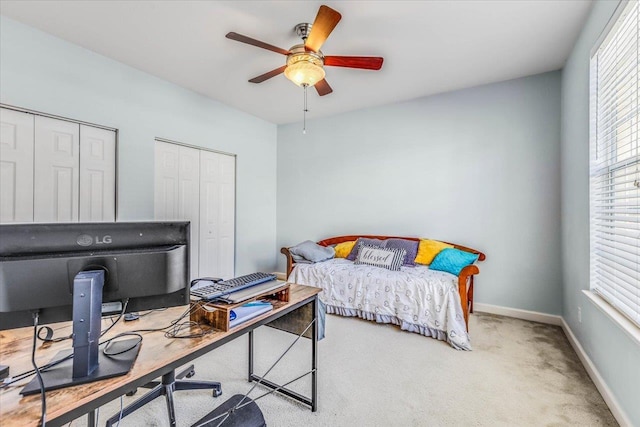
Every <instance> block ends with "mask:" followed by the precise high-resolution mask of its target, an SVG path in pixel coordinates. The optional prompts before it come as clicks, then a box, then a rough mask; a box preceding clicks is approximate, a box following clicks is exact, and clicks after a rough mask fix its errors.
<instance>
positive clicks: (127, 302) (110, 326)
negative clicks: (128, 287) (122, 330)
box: [100, 298, 129, 338]
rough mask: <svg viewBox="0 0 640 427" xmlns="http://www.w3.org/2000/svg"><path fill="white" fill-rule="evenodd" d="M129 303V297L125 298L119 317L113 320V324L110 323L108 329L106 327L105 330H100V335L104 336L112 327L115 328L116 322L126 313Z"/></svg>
mask: <svg viewBox="0 0 640 427" xmlns="http://www.w3.org/2000/svg"><path fill="white" fill-rule="evenodd" d="M128 304H129V298H127V299H126V300H124V304H122V310H120V314H119V315H118V318H117V319H116V320H114V321H113V323H112V324H111V325H109V326H108V327H107V329H105V330H104V331H102V332H100V337H101V338H102V336H103V335H104V334H106V333H107V332H109V331H110V330H111V328H113V327H114V326H115V325H116V323H118V321H119V320H120V319H122V316H123V315H124V311H125V310H126V309H127V305H128Z"/></svg>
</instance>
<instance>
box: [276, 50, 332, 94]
mask: <svg viewBox="0 0 640 427" xmlns="http://www.w3.org/2000/svg"><path fill="white" fill-rule="evenodd" d="M323 65H324V62H323V61H322V58H321V57H320V56H318V55H317V54H314V53H310V52H305V53H294V54H291V55H289V57H288V58H287V68H285V70H284V75H285V77H286V78H288V79H289V80H291V81H292V82H294V83H295V84H297V85H298V86H313V85H315V84H316V83H318V82H319V81H320V80H322V79H324V76H325V72H324V68H322V66H323Z"/></svg>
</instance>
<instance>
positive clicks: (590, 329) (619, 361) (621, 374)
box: [561, 1, 640, 426]
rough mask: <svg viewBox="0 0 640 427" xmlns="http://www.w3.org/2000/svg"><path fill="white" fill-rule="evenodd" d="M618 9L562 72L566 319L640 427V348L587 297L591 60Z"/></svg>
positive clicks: (603, 6) (604, 15) (597, 24)
mask: <svg viewBox="0 0 640 427" xmlns="http://www.w3.org/2000/svg"><path fill="white" fill-rule="evenodd" d="M617 5H618V2H617V1H598V2H596V3H595V4H594V6H593V10H592V12H591V15H590V16H589V19H588V21H587V23H586V25H585V27H584V28H583V30H582V33H581V35H580V37H579V39H578V41H577V42H576V45H575V47H574V49H573V51H572V53H571V56H570V57H569V60H568V61H567V64H566V66H565V68H564V70H563V72H562V144H561V150H562V151H561V153H562V154H561V156H562V258H563V283H564V310H563V314H564V318H565V320H566V321H567V323H568V324H569V327H570V328H571V330H572V331H573V332H574V334H575V335H576V337H577V339H578V340H579V341H580V343H581V345H582V346H583V348H584V349H585V351H586V352H587V354H588V356H589V358H590V359H591V360H592V361H593V363H594V364H595V366H596V368H597V369H598V371H599V372H600V374H601V375H602V377H603V378H604V380H605V382H606V383H607V385H608V386H609V388H610V389H611V391H612V393H613V394H614V396H615V398H616V399H617V400H618V402H619V404H620V405H621V406H622V409H623V411H625V412H626V414H627V416H628V418H629V420H630V421H631V423H632V425H634V426H640V345H638V344H637V343H635V342H634V341H632V340H631V339H630V338H629V337H628V336H627V335H626V334H625V333H624V332H622V330H620V328H619V327H618V326H616V325H615V324H614V323H613V322H612V321H611V320H610V319H609V318H608V317H607V316H605V315H604V314H602V312H601V311H600V310H598V309H597V308H596V307H595V306H594V305H593V303H591V302H590V301H588V300H587V299H586V297H585V296H584V294H583V293H582V290H584V289H589V59H590V51H591V49H592V48H593V46H594V44H595V42H596V40H597V39H598V36H599V35H600V33H601V32H602V30H603V29H604V27H605V25H606V24H607V22H608V21H609V18H610V17H611V15H612V14H613V12H614V11H615V9H616V6H617ZM578 307H581V308H582V323H580V322H578Z"/></svg>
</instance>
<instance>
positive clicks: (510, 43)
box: [0, 0, 591, 124]
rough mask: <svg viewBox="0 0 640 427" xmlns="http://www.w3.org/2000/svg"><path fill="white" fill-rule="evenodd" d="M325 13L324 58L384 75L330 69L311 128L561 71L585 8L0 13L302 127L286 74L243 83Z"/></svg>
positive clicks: (218, 4)
mask: <svg viewBox="0 0 640 427" xmlns="http://www.w3.org/2000/svg"><path fill="white" fill-rule="evenodd" d="M321 4H326V5H328V6H330V7H332V8H333V9H336V10H337V11H339V12H340V13H341V14H342V20H341V21H340V23H339V24H338V26H337V27H336V28H335V30H334V31H333V33H332V34H331V35H330V37H329V39H328V40H327V42H326V43H325V44H324V46H323V47H322V51H323V52H324V53H325V55H356V56H369V55H370V56H382V57H384V65H383V67H382V70H380V71H368V70H352V69H347V68H338V67H327V68H326V72H327V76H326V79H327V81H328V82H329V84H330V85H331V87H332V88H333V90H334V92H333V93H332V94H329V95H327V96H324V97H319V96H318V95H317V94H316V92H315V90H312V91H311V92H310V93H309V95H310V96H309V113H308V118H314V117H322V116H328V115H332V114H337V113H341V112H345V111H350V110H356V109H360V108H366V107H371V106H376V105H383V104H389V103H394V102H399V101H404V100H408V99H413V98H417V97H421V96H425V95H431V94H435V93H440V92H446V91H451V90H456V89H461V88H465V87H471V86H476V85H480V84H485V83H491V82H497V81H503V80H508V79H513V78H517V77H522V76H527V75H532V74H537V73H542V72H546V71H553V70H558V69H560V68H562V67H563V65H564V63H565V61H566V59H567V56H568V55H569V52H570V51H571V48H572V47H573V44H574V42H575V40H576V38H577V37H578V34H579V32H580V29H581V28H582V25H583V23H584V21H585V20H586V17H587V15H588V13H589V10H590V8H591V1H590V0H589V1H582V0H573V1H569V0H564V1H563V0H553V1H552V0H548V1H542V0H531V1H529V0H509V1H506V0H497V1H487V0H469V1H326V2H319V1H131V0H129V1H12V0H2V1H1V2H0V13H1V14H3V15H5V16H8V17H10V18H12V19H15V20H17V21H21V22H23V23H25V24H27V25H30V26H32V27H36V28H39V29H41V30H43V31H45V32H47V33H51V34H53V35H55V36H57V37H60V38H63V39H65V40H68V41H70V42H72V43H75V44H78V45H80V46H83V47H85V48H87V49H90V50H92V51H94V52H97V53H100V54H102V55H104V56H107V57H110V58H113V59H115V60H117V61H120V62H123V63H125V64H128V65H130V66H132V67H135V68H137V69H139V70H142V71H145V72H147V73H149V74H152V75H155V76H157V77H160V78H162V79H165V80H168V81H170V82H173V83H175V84H178V85H180V86H182V87H185V88H188V89H191V90H193V91H195V92H198V93H201V94H204V95H206V96H208V97H210V98H213V99H216V100H218V101H221V102H223V103H224V104H227V105H230V106H233V107H235V108H237V109H239V110H242V111H246V112H247V113H250V114H253V115H255V116H257V117H261V118H263V119H265V120H268V121H270V122H273V123H278V124H280V123H290V122H296V121H300V120H301V119H302V103H303V90H302V89H301V88H299V87H297V86H295V85H294V84H293V83H291V82H290V81H288V80H287V79H286V78H285V77H284V75H280V76H277V77H274V78H272V79H270V80H267V81H266V82H264V83H260V84H253V83H249V82H247V80H249V79H250V78H253V77H255V76H257V75H260V74H262V73H265V72H267V71H270V70H272V69H274V68H277V67H279V66H281V65H284V63H285V57H284V56H283V55H280V54H277V53H274V52H271V51H268V50H264V49H259V48H257V47H254V46H250V45H246V44H242V43H238V42H235V41H232V40H229V39H226V38H225V37H224V36H225V34H226V33H228V32H229V31H235V32H237V33H240V34H243V35H246V36H249V37H252V38H255V39H258V40H261V41H264V42H266V43H269V44H272V45H276V46H278V47H282V48H284V49H288V48H290V47H291V46H292V45H294V44H298V43H300V39H299V38H298V37H297V36H296V35H295V33H294V32H293V27H294V26H295V25H296V24H298V23H300V22H310V23H312V22H313V20H314V18H315V15H316V13H317V11H318V8H319V7H320V5H321Z"/></svg>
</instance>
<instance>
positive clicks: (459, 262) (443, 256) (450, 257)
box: [429, 248, 479, 276]
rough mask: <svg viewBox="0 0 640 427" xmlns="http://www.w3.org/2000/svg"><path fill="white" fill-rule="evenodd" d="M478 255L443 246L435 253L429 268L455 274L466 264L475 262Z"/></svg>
mask: <svg viewBox="0 0 640 427" xmlns="http://www.w3.org/2000/svg"><path fill="white" fill-rule="evenodd" d="M478 256H479V255H478V254H472V253H471V252H466V251H461V250H460V249H453V248H445V249H443V250H441V251H440V253H438V255H436V257H435V258H434V259H433V261H432V262H431V265H430V266H429V268H430V269H431V270H437V271H446V272H447V273H451V274H453V275H455V276H457V275H459V274H460V272H461V271H462V269H463V268H465V267H466V266H467V265H471V264H473V263H474V262H476V260H477V259H478Z"/></svg>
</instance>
